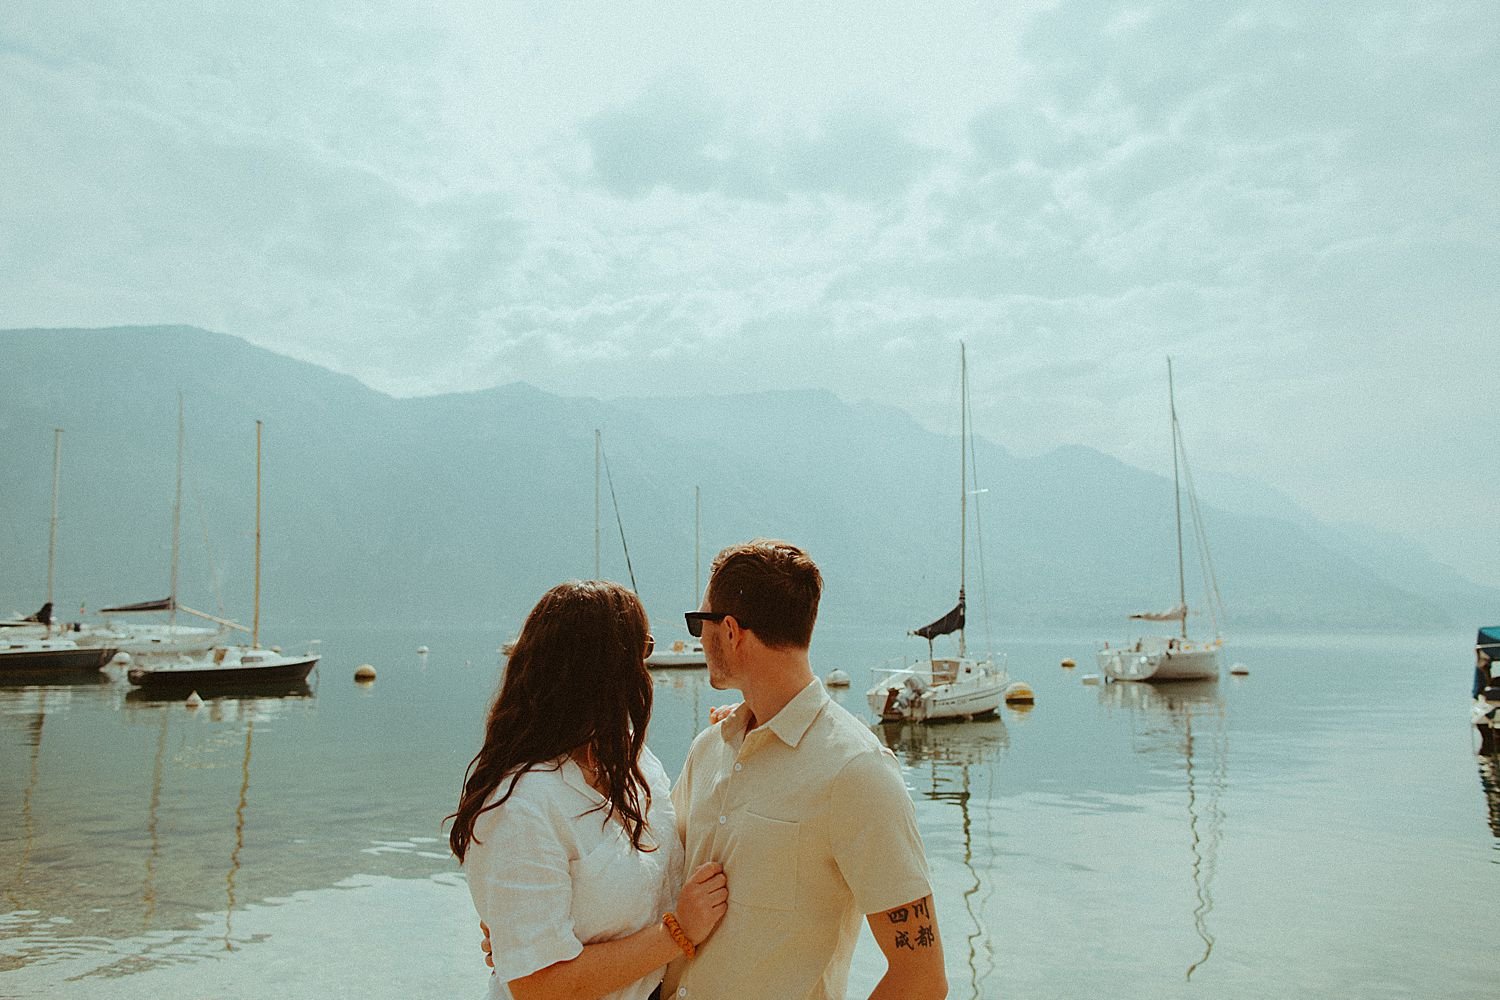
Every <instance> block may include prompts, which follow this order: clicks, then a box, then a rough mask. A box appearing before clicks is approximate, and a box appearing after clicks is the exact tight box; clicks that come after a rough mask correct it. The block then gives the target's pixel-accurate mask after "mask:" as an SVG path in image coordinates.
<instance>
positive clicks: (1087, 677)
mask: <svg viewBox="0 0 1500 1000" xmlns="http://www.w3.org/2000/svg"><path fill="white" fill-rule="evenodd" d="M1078 679H1079V680H1081V681H1083V683H1085V684H1098V683H1099V675H1098V674H1084V675H1083V676H1082V677H1080V678H1078Z"/></svg>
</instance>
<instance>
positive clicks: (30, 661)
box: [0, 427, 116, 683]
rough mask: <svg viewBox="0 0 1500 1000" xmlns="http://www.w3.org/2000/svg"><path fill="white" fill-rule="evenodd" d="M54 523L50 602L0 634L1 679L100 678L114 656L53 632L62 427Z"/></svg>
mask: <svg viewBox="0 0 1500 1000" xmlns="http://www.w3.org/2000/svg"><path fill="white" fill-rule="evenodd" d="M52 434H53V437H52V527H51V530H50V532H49V535H48V538H47V603H45V604H43V605H42V607H41V610H39V611H38V612H37V613H36V614H34V615H31V616H30V617H28V618H24V619H22V620H21V621H19V622H13V623H9V622H8V623H6V624H7V626H9V627H7V628H6V629H5V631H4V633H3V634H0V682H5V681H10V682H18V683H32V682H35V683H46V682H49V681H53V680H59V679H65V678H77V677H92V678H96V679H98V678H100V676H101V675H100V674H99V671H100V669H102V668H103V667H104V665H105V664H107V663H109V661H110V660H112V659H114V657H115V653H116V650H115V649H114V648H112V647H109V646H102V647H96V648H89V649H85V648H81V647H80V646H79V644H78V643H77V642H75V641H74V640H73V639H72V638H64V637H63V636H61V635H57V636H54V635H53V618H52V588H53V584H54V582H55V580H56V570H57V493H58V482H59V479H60V473H61V469H62V435H63V432H62V428H61V427H58V428H56V429H54V430H53V432H52Z"/></svg>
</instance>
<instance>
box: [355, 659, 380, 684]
mask: <svg viewBox="0 0 1500 1000" xmlns="http://www.w3.org/2000/svg"><path fill="white" fill-rule="evenodd" d="M354 679H355V680H357V681H373V680H374V679H375V668H374V667H372V666H370V665H369V664H368V663H361V664H360V665H359V666H357V667H355V668H354Z"/></svg>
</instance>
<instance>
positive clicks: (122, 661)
mask: <svg viewBox="0 0 1500 1000" xmlns="http://www.w3.org/2000/svg"><path fill="white" fill-rule="evenodd" d="M109 662H111V663H118V664H119V665H120V666H122V667H123V666H125V665H126V664H128V663H129V662H130V654H129V653H127V652H125V651H124V650H121V651H120V652H118V653H116V654H115V656H114V659H112V660H110V661H109Z"/></svg>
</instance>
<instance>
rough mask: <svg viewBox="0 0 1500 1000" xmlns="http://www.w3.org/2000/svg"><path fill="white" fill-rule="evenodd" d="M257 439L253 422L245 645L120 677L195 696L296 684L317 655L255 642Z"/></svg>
mask: <svg viewBox="0 0 1500 1000" xmlns="http://www.w3.org/2000/svg"><path fill="white" fill-rule="evenodd" d="M260 443H261V422H260V421H259V420H257V421H256V422H255V617H254V619H253V624H252V627H251V632H250V645H248V646H215V647H214V648H213V649H212V650H210V651H209V652H208V653H207V654H206V655H203V656H196V657H194V656H183V657H181V658H179V659H177V660H175V661H173V662H170V663H164V664H161V665H159V666H132V667H131V668H130V669H129V670H127V671H126V673H125V678H126V680H128V681H130V683H131V684H133V685H135V686H136V687H138V688H141V689H142V690H145V691H179V692H183V691H197V692H198V693H200V694H207V693H222V692H227V691H241V690H247V689H248V690H260V689H265V688H267V687H271V686H276V685H283V686H288V687H291V686H295V685H301V684H302V683H303V682H304V681H306V680H307V675H308V674H310V673H312V670H313V668H314V667H316V666H317V665H318V660H319V659H320V657H319V655H318V654H317V653H305V654H302V655H300V656H283V655H282V654H281V653H279V652H277V651H276V650H273V649H262V648H261V646H260V478H261V476H260V464H261V463H260V450H261V448H260Z"/></svg>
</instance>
